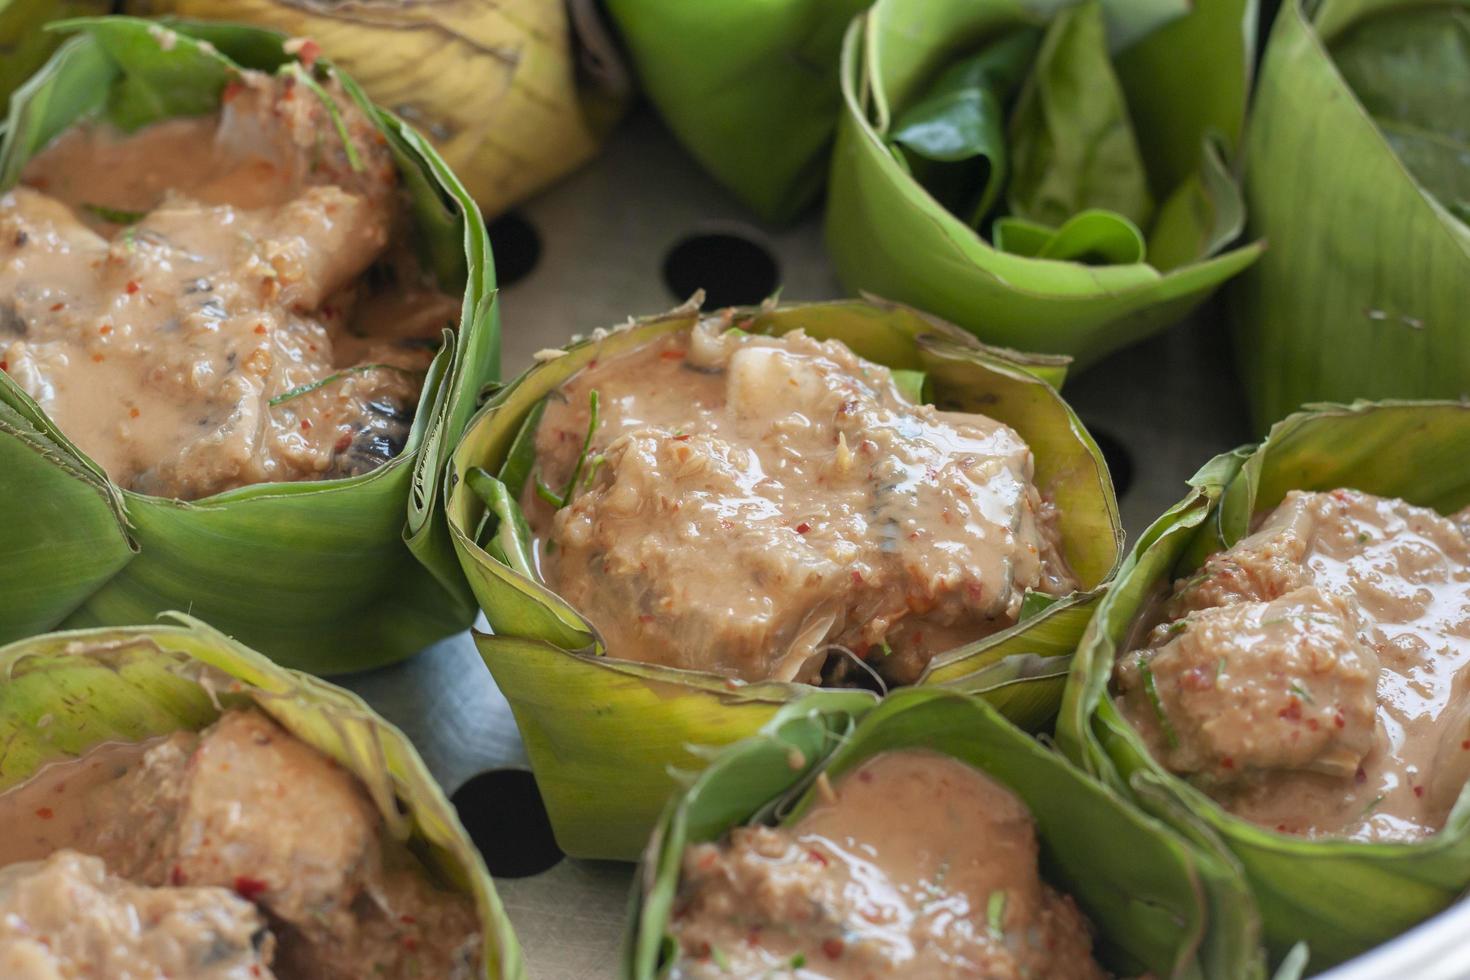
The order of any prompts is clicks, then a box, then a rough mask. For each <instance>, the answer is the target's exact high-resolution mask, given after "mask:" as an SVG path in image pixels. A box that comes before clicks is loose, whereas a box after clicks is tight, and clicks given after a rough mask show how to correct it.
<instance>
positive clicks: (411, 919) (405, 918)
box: [398, 915, 419, 926]
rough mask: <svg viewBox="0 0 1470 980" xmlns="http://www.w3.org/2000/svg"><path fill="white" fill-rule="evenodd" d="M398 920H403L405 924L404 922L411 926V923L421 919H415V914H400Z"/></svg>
mask: <svg viewBox="0 0 1470 980" xmlns="http://www.w3.org/2000/svg"><path fill="white" fill-rule="evenodd" d="M398 921H399V922H402V923H403V924H404V925H406V926H411V925H413V924H414V923H416V922H418V921H419V920H418V919H415V918H414V917H413V916H411V915H400V916H399V917H398Z"/></svg>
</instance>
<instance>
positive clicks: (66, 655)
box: [0, 614, 525, 980]
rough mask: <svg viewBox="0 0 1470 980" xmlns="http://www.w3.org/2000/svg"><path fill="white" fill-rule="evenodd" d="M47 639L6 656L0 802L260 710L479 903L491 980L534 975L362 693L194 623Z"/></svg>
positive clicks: (438, 794) (455, 830)
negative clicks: (350, 780) (346, 777)
mask: <svg viewBox="0 0 1470 980" xmlns="http://www.w3.org/2000/svg"><path fill="white" fill-rule="evenodd" d="M171 618H173V619H174V620H176V622H175V623H170V624H168V625H155V626H139V627H127V628H122V629H95V630H75V631H70V632H63V633H50V634H47V635H44V636H37V637H33V638H31V639H28V640H22V641H20V642H18V643H12V644H10V645H8V646H5V647H0V744H3V745H4V746H5V751H4V752H3V753H0V792H3V791H4V790H7V789H10V788H11V787H13V786H15V785H17V784H18V783H21V782H24V781H25V780H26V779H28V778H30V777H31V776H32V775H34V774H35V773H36V772H37V771H38V770H40V769H41V768H42V767H43V766H46V765H48V764H49V763H52V762H61V761H65V760H67V759H73V758H76V757H77V756H80V755H81V754H83V753H85V752H87V751H88V750H89V749H92V748H95V747H96V746H99V745H102V744H104V743H107V742H141V741H143V740H145V739H149V738H152V737H155V736H159V735H167V734H169V733H171V732H176V731H182V730H185V729H190V730H195V731H197V730H199V729H202V728H204V727H206V726H208V725H209V724H211V723H212V722H213V721H214V720H215V719H216V718H217V717H218V716H219V714H220V713H221V711H223V710H224V709H226V708H229V707H243V706H246V705H251V704H253V705H255V706H256V707H258V708H260V710H262V711H264V712H265V713H266V714H268V715H270V716H271V717H272V718H274V719H275V720H276V721H277V722H279V723H280V724H281V726H282V727H284V728H285V729H286V730H287V731H289V732H290V733H291V734H292V735H294V736H296V737H297V738H299V739H301V740H302V741H303V742H305V743H307V744H308V745H310V746H312V747H313V748H316V749H317V750H319V751H321V752H323V753H325V754H326V755H328V756H330V757H331V758H333V759H335V760H336V761H337V762H338V763H340V764H341V765H342V766H343V768H345V769H347V770H348V771H349V772H351V773H352V774H353V775H355V776H356V777H357V778H358V779H359V780H361V781H362V784H363V786H364V787H365V788H366V789H367V791H368V795H369V796H370V797H371V798H372V800H373V802H374V803H375V804H376V805H377V808H378V811H379V812H380V813H381V814H382V815H383V820H384V822H385V823H386V825H387V828H388V830H387V832H388V833H389V834H391V835H392V837H393V838H394V839H395V840H399V841H402V842H404V843H406V844H407V845H408V847H409V849H410V850H411V851H413V852H414V853H415V854H416V855H417V856H418V857H419V858H420V859H421V860H422V861H423V862H424V864H425V865H426V866H427V867H428V868H430V869H432V870H433V871H434V872H435V873H436V874H438V875H439V876H440V877H441V878H442V879H443V881H444V882H445V883H446V884H447V885H449V886H452V887H454V888H455V889H456V890H458V891H460V892H462V893H464V894H466V895H470V896H473V898H474V901H475V906H476V909H477V911H478V913H479V919H480V927H481V929H482V931H483V933H484V962H485V973H484V976H485V977H486V980H501V978H505V980H513V978H519V977H522V976H524V975H525V971H524V968H523V967H522V964H521V953H520V947H519V946H518V945H517V943H516V939H515V935H514V933H513V932H512V931H511V928H510V923H509V921H508V920H507V919H506V917H505V911H504V909H502V908H501V905H500V900H499V899H498V898H497V897H496V895H495V886H494V885H493V884H492V883H491V881H490V875H489V873H488V872H487V871H486V870H485V864H484V862H483V861H482V860H481V859H480V854H479V852H478V851H477V850H476V849H475V845H474V844H473V843H472V842H471V841H470V838H469V835H468V834H467V833H466V832H465V830H464V828H463V827H462V826H460V823H459V818H458V817H457V816H456V815H455V812H454V807H453V805H452V804H451V803H450V802H449V800H448V799H447V798H445V796H444V793H443V791H442V790H441V789H440V788H439V786H438V784H437V783H435V782H434V779H433V777H432V776H430V775H429V771H428V770H427V769H426V768H425V767H424V763H423V761H422V760H421V759H420V758H419V756H418V753H417V752H415V751H414V748H413V745H412V743H410V742H409V740H408V738H407V737H406V736H404V734H403V733H402V732H400V731H399V730H398V729H396V728H394V727H393V726H392V725H390V724H388V723H387V722H386V721H384V720H383V719H382V718H380V717H378V716H377V715H376V714H374V713H373V711H372V709H371V708H369V707H368V706H367V705H366V704H365V703H363V701H362V700H361V699H360V698H358V697H357V696H356V695H354V694H352V693H350V692H348V691H344V690H342V689H341V688H339V687H335V686H333V685H331V684H328V683H325V682H324V681H320V680H317V679H316V678H314V677H311V676H309V675H306V674H301V673H298V672H296V671H293V670H288V669H285V668H282V667H278V666H276V665H275V664H273V663H271V662H270V661H269V660H267V659H266V658H265V657H263V656H261V655H260V654H258V653H256V652H255V651H253V650H250V649H247V648H246V647H243V646H241V645H240V644H238V643H236V642H234V641H233V640H231V639H230V638H229V637H227V636H225V635H224V634H222V633H219V632H216V631H215V630H213V629H211V628H210V627H208V626H206V625H204V624H203V623H201V622H199V621H198V620H195V619H192V618H190V617H187V616H182V615H178V614H174V615H173V616H172V617H171Z"/></svg>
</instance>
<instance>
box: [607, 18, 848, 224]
mask: <svg viewBox="0 0 1470 980" xmlns="http://www.w3.org/2000/svg"><path fill="white" fill-rule="evenodd" d="M870 2H871V0H762V2H761V3H721V4H705V3H688V2H685V0H608V3H607V10H608V13H609V14H610V15H611V16H612V18H613V20H614V22H615V23H616V24H617V26H618V30H619V31H620V33H621V34H622V37H623V41H624V43H625V44H626V45H627V47H628V50H629V53H630V55H631V57H632V60H633V66H634V68H635V70H636V71H637V74H638V82H639V84H640V85H641V86H642V88H643V90H644V91H645V92H647V94H648V98H649V99H650V100H651V101H652V102H653V104H654V105H655V106H656V107H657V108H658V111H659V112H660V114H662V116H663V118H664V121H665V122H667V123H668V125H669V128H670V129H672V130H673V131H674V135H675V136H677V137H678V138H679V141H680V142H681V143H683V144H684V146H685V147H687V148H688V149H689V152H690V153H692V154H693V155H694V157H695V159H697V160H698V161H699V162H700V164H701V165H703V167H704V168H705V169H706V170H708V171H709V172H710V173H711V174H712V175H713V176H714V177H715V179H716V180H718V181H720V183H722V184H724V185H725V186H726V187H728V188H729V189H730V190H731V191H733V192H734V193H735V194H736V196H738V197H739V198H740V199H741V200H742V201H743V202H744V203H745V204H746V205H748V206H749V207H750V208H751V209H752V210H754V211H755V212H756V214H758V215H760V216H761V217H762V218H764V219H766V220H767V221H775V222H786V221H790V220H792V219H793V218H795V217H796V216H797V215H798V214H799V213H800V212H801V211H802V210H803V209H804V208H806V207H807V206H809V205H810V204H811V203H812V202H813V201H815V200H816V198H817V194H818V192H819V191H820V190H821V187H822V182H823V181H824V180H826V177H827V157H828V154H829V153H830V152H831V147H832V133H833V130H834V128H835V127H836V122H837V113H838V109H839V106H840V105H841V94H840V93H839V92H838V90H837V76H836V71H837V52H838V49H839V48H840V47H841V46H842V31H843V29H844V28H845V27H846V26H847V23H848V21H849V20H851V19H852V17H853V16H854V15H855V14H857V13H858V12H859V11H861V10H862V9H863V8H864V7H866V6H867V5H868V3H870Z"/></svg>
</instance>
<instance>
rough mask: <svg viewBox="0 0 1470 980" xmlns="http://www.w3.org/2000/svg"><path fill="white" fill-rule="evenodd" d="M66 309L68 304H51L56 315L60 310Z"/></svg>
mask: <svg viewBox="0 0 1470 980" xmlns="http://www.w3.org/2000/svg"><path fill="white" fill-rule="evenodd" d="M64 309H66V304H65V303H52V304H51V312H52V313H55V312H57V311H58V310H64Z"/></svg>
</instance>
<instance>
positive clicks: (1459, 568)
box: [1176, 490, 1470, 840]
mask: <svg viewBox="0 0 1470 980" xmlns="http://www.w3.org/2000/svg"><path fill="white" fill-rule="evenodd" d="M1462 526H1463V525H1459V526H1457V524H1456V523H1455V522H1454V521H1453V520H1451V519H1447V518H1445V517H1442V516H1440V515H1438V514H1436V513H1434V512H1433V511H1431V510H1428V509H1426V508H1420V507H1413V506H1411V505H1408V504H1405V503H1404V502H1403V501H1399V500H1390V499H1385V498H1380V497H1374V496H1372V495H1369V494H1363V493H1359V492H1356V491H1349V490H1337V491H1333V492H1331V493H1330V494H1328V493H1323V494H1303V493H1299V492H1293V493H1292V494H1290V495H1288V497H1287V500H1286V501H1285V502H1284V503H1283V504H1282V505H1281V507H1280V508H1279V509H1278V510H1277V511H1276V512H1273V513H1272V514H1270V515H1268V516H1267V517H1266V518H1265V519H1264V520H1263V521H1262V523H1261V524H1260V526H1259V528H1258V530H1257V531H1256V532H1255V533H1254V534H1253V536H1252V537H1251V538H1247V539H1245V540H1243V541H1242V542H1241V543H1240V544H1239V545H1237V546H1236V548H1235V549H1232V551H1242V552H1250V551H1251V550H1252V549H1256V550H1261V549H1263V548H1265V547H1269V548H1270V549H1271V551H1272V553H1273V554H1276V555H1286V556H1289V558H1290V559H1292V560H1296V561H1300V563H1301V566H1302V569H1303V571H1304V580H1306V581H1310V583H1312V584H1315V585H1316V586H1318V587H1320V588H1322V589H1323V590H1325V591H1327V592H1329V593H1333V594H1336V595H1339V596H1341V597H1343V598H1344V599H1347V600H1348V601H1349V604H1350V605H1351V606H1352V607H1353V608H1354V609H1355V610H1356V612H1357V618H1358V625H1359V628H1360V631H1361V633H1362V635H1363V638H1364V639H1365V640H1366V641H1367V643H1368V644H1369V645H1370V646H1371V647H1372V648H1373V650H1374V651H1375V652H1376V653H1377V656H1378V661H1379V665H1380V672H1379V675H1378V682H1377V702H1378V712H1377V727H1376V731H1375V733H1374V740H1373V747H1372V748H1371V750H1370V751H1369V752H1368V754H1367V755H1366V757H1364V758H1363V760H1362V763H1361V765H1360V766H1359V767H1358V770H1357V772H1356V773H1355V774H1354V775H1353V776H1352V777H1348V778H1336V777H1333V776H1329V775H1323V774H1318V773H1311V772H1297V771H1272V772H1269V773H1264V774H1262V776H1261V778H1258V779H1255V780H1249V781H1246V782H1244V783H1242V784H1241V785H1240V786H1238V787H1236V788H1235V789H1233V790H1222V791H1220V792H1219V794H1218V795H1219V798H1220V799H1221V801H1222V803H1224V805H1225V806H1226V807H1227V808H1228V809H1230V810H1231V811H1233V812H1235V813H1236V814H1238V815H1240V816H1242V817H1245V818H1246V819H1248V820H1251V821H1253V822H1255V823H1258V824H1261V825H1263V826H1268V827H1272V828H1275V829H1279V830H1283V831H1287V832H1291V833H1298V834H1303V835H1306V836H1347V837H1352V838H1357V839H1363V840H1412V839H1417V838H1422V837H1424V836H1427V835H1429V834H1432V833H1434V832H1435V831H1437V830H1438V829H1439V828H1440V827H1442V826H1443V825H1444V822H1445V819H1446V818H1447V817H1448V815H1449V810H1450V808H1451V807H1452V806H1453V804H1454V802H1455V800H1456V799H1457V798H1458V796H1459V794H1460V790H1461V788H1462V787H1463V786H1464V785H1465V782H1466V779H1467V777H1470V671H1467V669H1466V668H1467V665H1470V542H1467V540H1466V536H1465V534H1464V533H1463V530H1462ZM1260 542H1269V545H1262V544H1260ZM1226 554H1229V553H1228V552H1227V553H1226ZM1209 568H1210V566H1209V565H1208V564H1207V565H1206V572H1208V570H1209ZM1205 587H1206V588H1208V587H1209V585H1208V583H1206V586H1205ZM1185 588H1186V589H1187V588H1188V583H1186V584H1185ZM1182 595H1183V590H1181V591H1180V592H1179V593H1176V596H1182ZM1289 707H1290V706H1289V705H1288V706H1287V709H1289Z"/></svg>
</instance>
